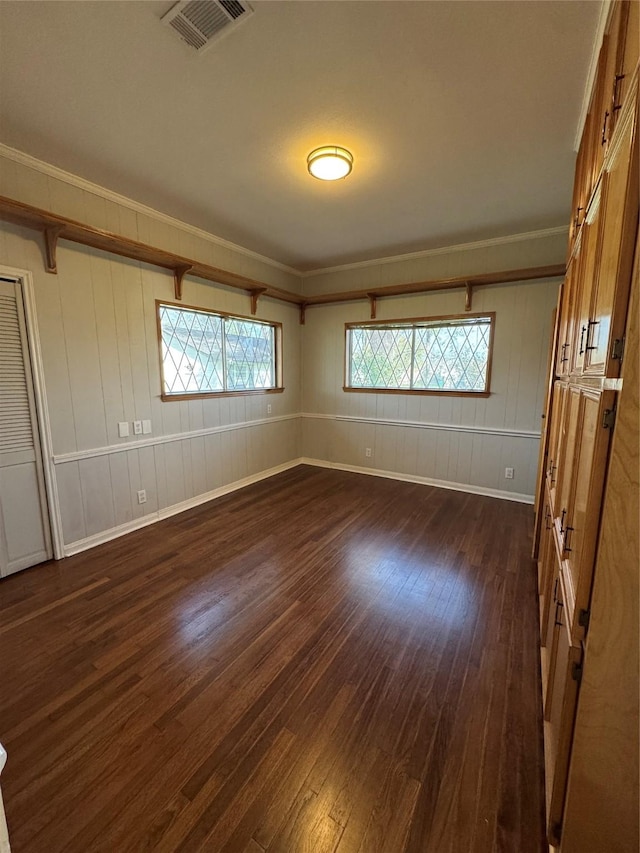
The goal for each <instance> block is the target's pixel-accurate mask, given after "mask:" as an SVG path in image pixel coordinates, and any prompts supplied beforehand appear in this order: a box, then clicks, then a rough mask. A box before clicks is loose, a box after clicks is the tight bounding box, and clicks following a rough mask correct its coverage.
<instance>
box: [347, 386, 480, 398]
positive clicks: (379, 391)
mask: <svg viewBox="0 0 640 853" xmlns="http://www.w3.org/2000/svg"><path fill="white" fill-rule="evenodd" d="M342 390H343V391H347V392H348V393H349V394H412V395H415V394H418V395H421V396H423V397H424V396H429V397H490V396H491V391H431V390H422V389H418V388H350V387H348V386H346V385H344V386H343V388H342Z"/></svg>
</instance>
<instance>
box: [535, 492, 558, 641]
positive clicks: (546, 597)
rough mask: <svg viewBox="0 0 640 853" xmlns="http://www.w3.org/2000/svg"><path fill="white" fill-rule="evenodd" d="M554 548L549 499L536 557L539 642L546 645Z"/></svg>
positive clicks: (545, 508)
mask: <svg viewBox="0 0 640 853" xmlns="http://www.w3.org/2000/svg"><path fill="white" fill-rule="evenodd" d="M555 566H556V549H555V542H554V538H553V516H552V513H551V504H550V501H549V499H548V498H547V500H546V501H545V504H544V512H543V516H542V528H541V531H540V550H539V559H538V595H539V604H540V644H541V645H542V646H543V647H544V646H546V645H547V635H548V623H549V607H550V602H551V597H552V590H553V581H554V570H555Z"/></svg>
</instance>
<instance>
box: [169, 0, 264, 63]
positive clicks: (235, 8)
mask: <svg viewBox="0 0 640 853" xmlns="http://www.w3.org/2000/svg"><path fill="white" fill-rule="evenodd" d="M252 13H253V9H252V8H251V6H250V5H249V4H248V3H245V2H244V0H180V2H179V3H176V4H175V6H172V7H171V9H169V11H168V12H167V14H166V15H164V16H163V17H162V23H163V24H166V25H167V26H169V27H172V28H173V29H174V30H175V31H176V32H177V33H178V35H179V36H180V38H181V39H182V40H183V41H186V43H187V44H188V45H189V46H190V47H192V48H194V49H195V50H197V51H198V53H202V52H203V51H205V50H206V49H207V48H208V47H210V45H211V44H212V43H213V42H214V41H215V40H216V39H218V38H220V36H222V35H224V34H225V33H228V32H230V31H231V30H232V29H233V28H234V27H236V26H237V25H238V24H239V23H241V22H242V21H244V20H245V18H248V17H249V15H251V14H252Z"/></svg>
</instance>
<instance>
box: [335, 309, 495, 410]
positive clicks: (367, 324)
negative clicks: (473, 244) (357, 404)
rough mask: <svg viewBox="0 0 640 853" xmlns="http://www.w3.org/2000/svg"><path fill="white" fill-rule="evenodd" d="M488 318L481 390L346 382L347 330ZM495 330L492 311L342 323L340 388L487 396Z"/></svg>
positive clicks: (356, 391) (354, 391)
mask: <svg viewBox="0 0 640 853" xmlns="http://www.w3.org/2000/svg"><path fill="white" fill-rule="evenodd" d="M481 318H488V319H489V321H490V323H489V351H488V354H487V372H486V377H485V386H484V390H483V391H457V390H448V389H441V388H439V389H435V388H358V387H355V386H353V385H349V384H348V382H349V380H350V372H351V371H350V363H351V350H350V347H349V332H350V330H351V329H363V328H375V327H376V326H393V325H397V326H409V327H412V326H415V325H417V324H420V323H436V322H438V321H447V320H470V319H478V320H479V319H481ZM495 329H496V312H495V311H478V312H474V313H470V312H465V313H464V314H443V315H439V316H434V317H406V318H397V319H392V320H364V321H363V322H359V323H345V324H344V383H343V386H342V390H343V391H345V392H347V393H349V394H412V395H414V394H419V395H423V396H424V395H427V396H439V397H442V396H445V397H476V398H477V397H490V396H491V368H492V364H493V342H494V338H495Z"/></svg>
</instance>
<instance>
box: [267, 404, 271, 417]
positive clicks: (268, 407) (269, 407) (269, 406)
mask: <svg viewBox="0 0 640 853" xmlns="http://www.w3.org/2000/svg"><path fill="white" fill-rule="evenodd" d="M267 414H268V415H270V414H271V403H267Z"/></svg>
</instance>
